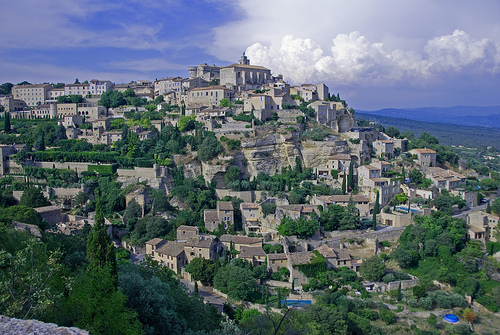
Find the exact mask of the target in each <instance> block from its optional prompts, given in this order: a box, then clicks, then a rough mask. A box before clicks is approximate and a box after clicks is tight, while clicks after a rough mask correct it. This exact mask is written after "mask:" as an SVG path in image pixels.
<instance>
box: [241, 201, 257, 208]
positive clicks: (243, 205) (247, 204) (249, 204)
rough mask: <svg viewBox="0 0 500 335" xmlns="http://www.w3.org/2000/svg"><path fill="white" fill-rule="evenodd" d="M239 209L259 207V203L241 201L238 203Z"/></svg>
mask: <svg viewBox="0 0 500 335" xmlns="http://www.w3.org/2000/svg"><path fill="white" fill-rule="evenodd" d="M240 208H241V209H259V204H256V203H254V202H242V203H241V204H240Z"/></svg>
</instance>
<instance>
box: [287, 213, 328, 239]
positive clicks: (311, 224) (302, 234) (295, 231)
mask: <svg viewBox="0 0 500 335" xmlns="http://www.w3.org/2000/svg"><path fill="white" fill-rule="evenodd" d="M277 229H278V233H279V234H280V235H282V236H290V235H297V236H298V237H299V238H306V237H309V236H312V235H314V233H315V232H316V231H317V230H318V229H319V223H318V221H317V220H314V219H311V220H307V219H306V218H304V217H301V218H298V219H297V220H293V219H291V218H288V217H284V218H283V219H281V224H280V225H279V226H278V227H277Z"/></svg>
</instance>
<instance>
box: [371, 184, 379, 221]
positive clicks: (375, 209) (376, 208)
mask: <svg viewBox="0 0 500 335" xmlns="http://www.w3.org/2000/svg"><path fill="white" fill-rule="evenodd" d="M376 193H377V195H376V196H375V206H374V207H373V224H372V229H373V230H377V214H378V212H379V211H380V200H379V193H378V191H376Z"/></svg>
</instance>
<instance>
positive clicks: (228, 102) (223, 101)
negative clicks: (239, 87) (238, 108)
mask: <svg viewBox="0 0 500 335" xmlns="http://www.w3.org/2000/svg"><path fill="white" fill-rule="evenodd" d="M220 106H221V107H229V108H231V107H233V104H232V103H231V100H229V99H227V98H223V99H221V100H220Z"/></svg>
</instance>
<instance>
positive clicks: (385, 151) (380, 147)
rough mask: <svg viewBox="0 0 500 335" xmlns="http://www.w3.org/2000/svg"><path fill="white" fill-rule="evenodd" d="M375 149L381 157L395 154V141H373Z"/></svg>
mask: <svg viewBox="0 0 500 335" xmlns="http://www.w3.org/2000/svg"><path fill="white" fill-rule="evenodd" d="M373 149H374V150H375V154H376V155H377V156H379V157H382V156H389V157H392V156H393V155H394V142H393V141H389V140H380V141H375V142H373Z"/></svg>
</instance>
